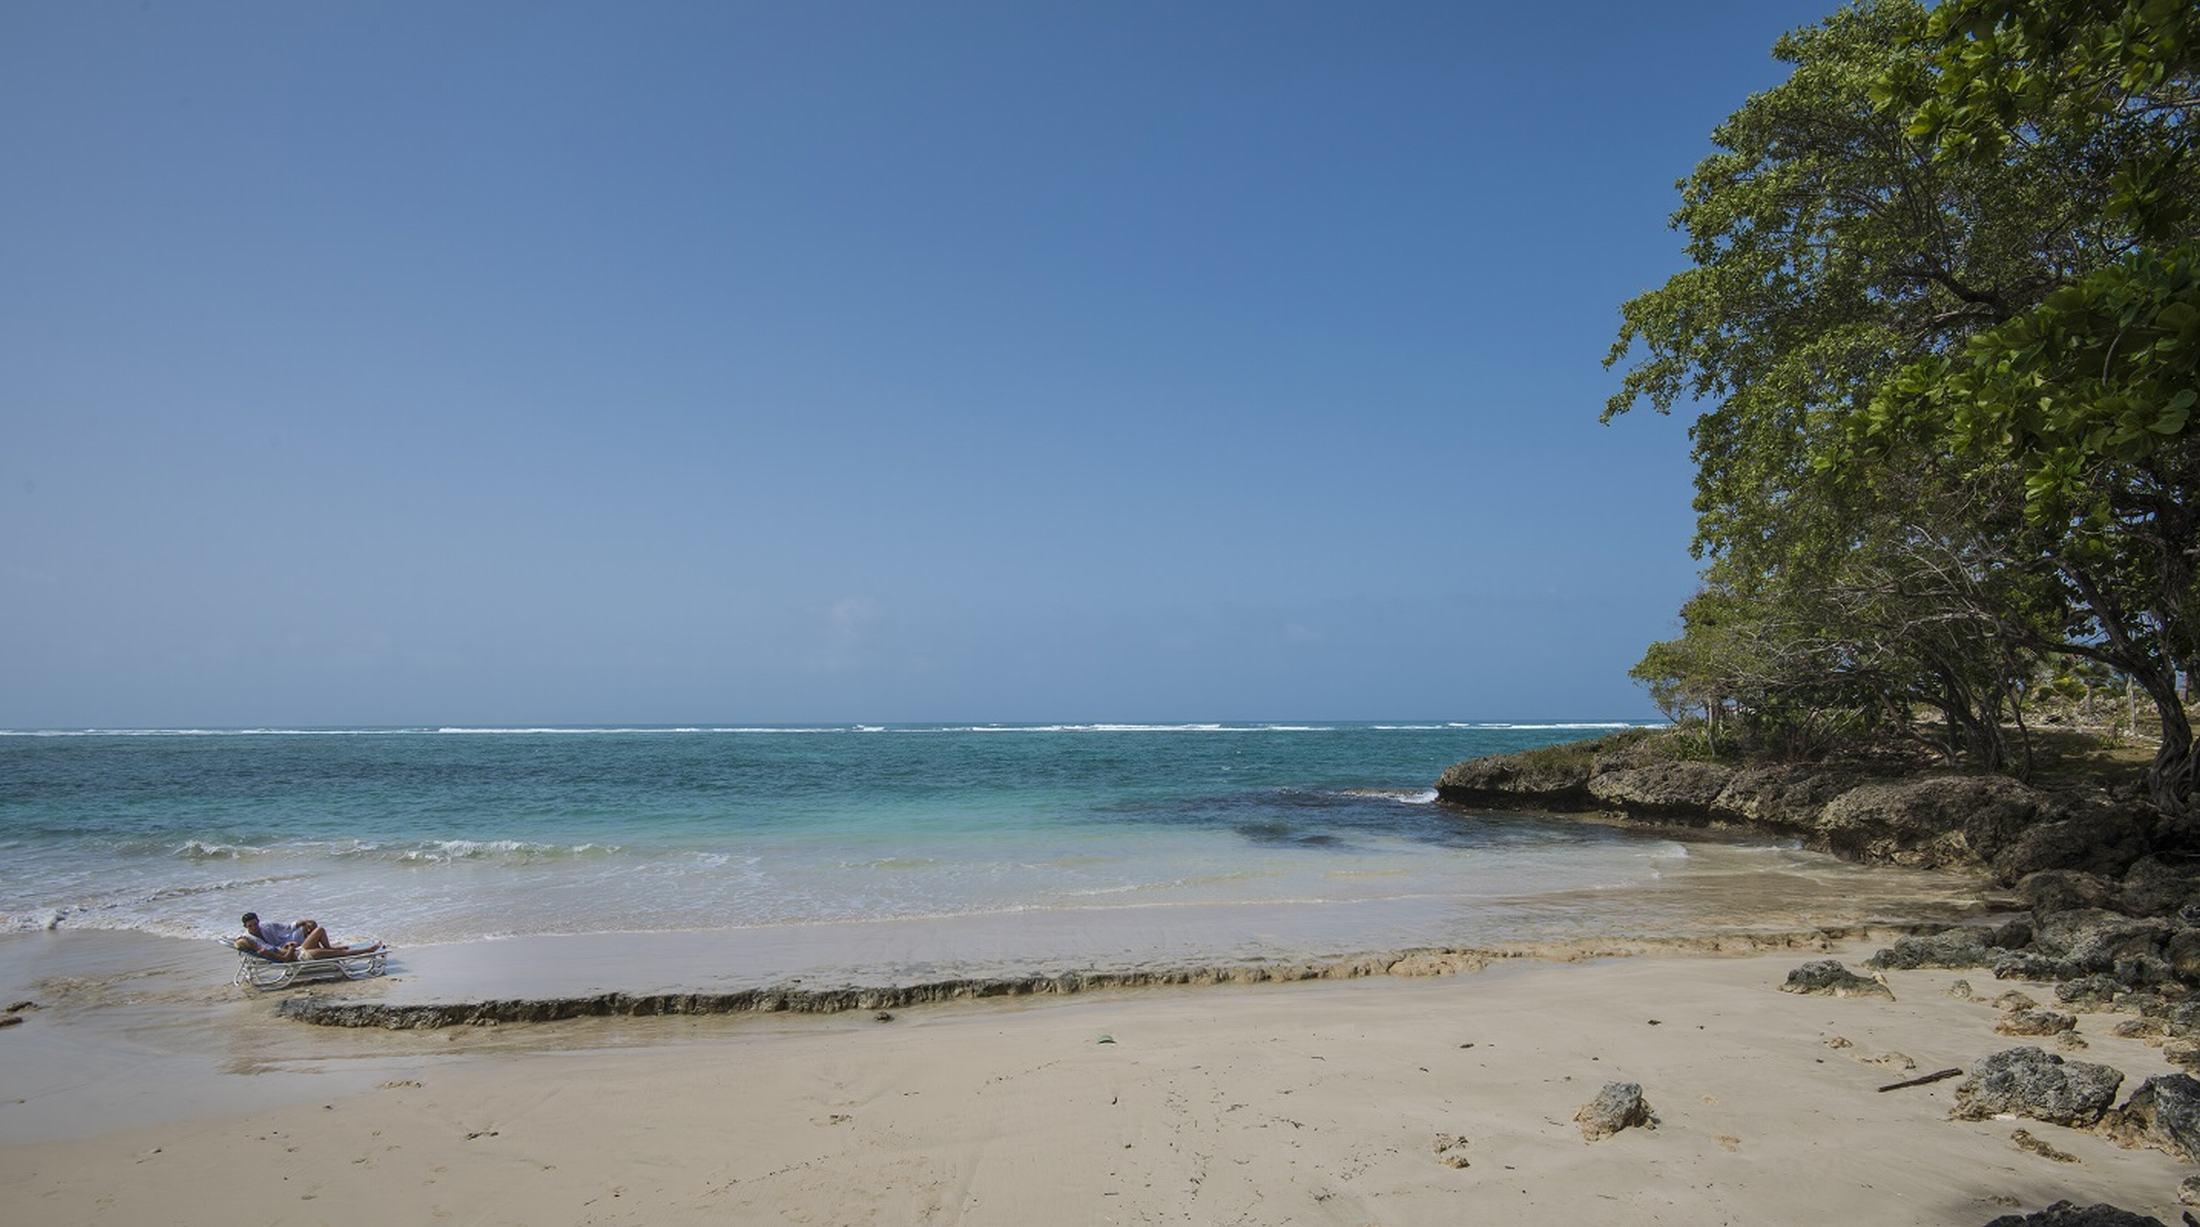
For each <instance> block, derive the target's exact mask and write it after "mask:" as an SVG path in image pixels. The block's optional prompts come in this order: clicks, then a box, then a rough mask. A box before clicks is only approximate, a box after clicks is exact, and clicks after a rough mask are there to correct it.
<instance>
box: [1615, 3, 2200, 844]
mask: <svg viewBox="0 0 2200 1227" xmlns="http://www.w3.org/2000/svg"><path fill="white" fill-rule="evenodd" d="M2196 12H2200V10H2194V9H2192V8H2190V7H2189V6H2186V5H2182V4H2174V3H2171V4H2164V3H2158V2H2155V0H1945V2H1944V3H1942V4H1941V5H1939V6H1938V7H1937V8H1935V9H1933V10H1930V11H1928V10H1926V9H1925V8H1924V7H1923V6H1922V5H1921V4H1919V3H1916V2H1915V0H1876V2H1865V3H1858V4H1854V5H1851V6H1849V7H1845V8H1842V9H1840V10H1839V11H1837V12H1835V13H1834V14H1833V15H1831V16H1830V17H1828V18H1827V19H1826V20H1825V21H1824V22H1822V23H1821V24H1819V25H1816V26H1813V27H1809V28H1806V29H1803V30H1798V31H1795V32H1793V33H1791V34H1789V35H1787V36H1785V37H1783V38H1782V39H1781V40H1780V41H1779V43H1778V44H1776V45H1775V47H1774V54H1775V56H1777V57H1778V58H1779V59H1781V60H1783V61H1785V62H1787V63H1789V64H1791V65H1792V66H1793V69H1792V71H1791V73H1790V75H1789V77H1788V79H1787V80H1785V81H1784V82H1782V83H1781V84H1779V85H1777V86H1775V87H1773V88H1771V89H1769V90H1766V91H1764V92H1762V93H1760V94H1757V95H1755V96H1753V97H1751V98H1750V99H1748V100H1747V101H1746V102H1745V103H1744V104H1743V105H1742V107H1741V108H1740V109H1739V110H1737V111H1736V112H1735V113H1734V114H1733V116H1731V117H1730V118H1729V119H1728V120H1727V121H1726V122H1725V123H1723V124H1721V125H1720V126H1719V128H1718V129H1717V130H1716V131H1714V132H1713V134H1712V141H1713V144H1714V147H1715V151H1714V152H1713V153H1712V154H1711V156H1709V157H1707V158H1705V159H1704V160H1703V161H1702V162H1701V163H1699V164H1698V166H1697V167H1696V169H1695V172H1694V173H1693V174H1692V175H1690V176H1689V178H1687V179H1686V180H1683V181H1682V182H1681V184H1680V190H1681V205H1680V208H1679V210H1678V211H1677V212H1676V213H1675V214H1674V215H1673V224H1674V226H1675V227H1676V228H1677V229H1679V230H1680V231H1681V232H1682V233H1683V234H1684V235H1685V236H1686V239H1687V244H1686V251H1687V255H1688V258H1689V267H1687V268H1685V269H1683V270H1682V271H1681V272H1679V273H1677V274H1675V275H1674V276H1673V277H1672V278H1671V279H1669V280H1668V281H1667V282H1666V283H1665V284H1664V285H1663V286H1661V287H1658V288H1656V289H1653V290H1650V291H1648V292H1646V293H1644V294H1642V295H1639V296H1638V297H1636V298H1634V299H1632V300H1631V301H1629V302H1628V303H1627V304H1625V306H1624V307H1623V309H1622V323H1621V328H1620V333H1619V337H1618V339H1617V341H1616V342H1615V344H1614V345H1613V347H1612V350H1611V353H1610V354H1609V356H1608V357H1607V360H1606V361H1607V365H1624V372H1623V377H1622V381H1621V386H1620V389H1619V391H1618V392H1617V393H1616V394H1615V395H1614V396H1613V397H1612V398H1611V400H1610V401H1609V402H1608V403H1607V404H1606V406H1605V413H1604V416H1605V418H1606V420H1607V421H1609V420H1610V419H1611V418H1613V417H1614V416H1616V415H1618V414H1621V413H1625V412H1627V411H1629V410H1630V409H1632V408H1634V407H1635V406H1637V405H1639V404H1643V403H1647V404H1649V405H1650V406H1651V407H1652V408H1654V409H1656V410H1658V411H1660V412H1670V411H1672V410H1673V409H1675V408H1676V407H1680V406H1683V405H1693V406H1698V407H1700V408H1701V410H1702V412H1701V414H1700V416H1699V417H1698V418H1697V419H1696V421H1695V423H1694V425H1693V426H1692V428H1691V432H1692V437H1693V439H1694V442H1695V458H1696V462H1697V480H1696V510H1697V513H1698V526H1697V534H1696V542H1695V548H1696V550H1697V552H1698V554H1699V556H1701V557H1703V558H1704V559H1705V561H1706V568H1705V593H1704V595H1703V596H1700V597H1698V598H1697V600H1696V601H1695V602H1692V603H1691V606H1690V609H1689V610H1688V611H1684V617H1683V624H1684V633H1683V635H1682V637H1681V639H1680V640H1678V641H1674V642H1673V643H1669V644H1664V645H1659V646H1658V647H1656V648H1653V649H1652V652H1651V653H1650V655H1649V656H1648V657H1646V658H1645V661H1644V663H1643V665H1642V666H1639V667H1638V670H1637V675H1638V676H1639V677H1643V678H1645V679H1646V680H1648V681H1649V683H1650V685H1651V686H1652V691H1653V694H1654V695H1655V696H1658V697H1660V698H1661V701H1668V702H1671V701H1676V700H1679V701H1682V702H1684V704H1685V705H1687V706H1691V707H1693V708H1695V709H1696V710H1700V711H1702V712H1704V713H1705V714H1706V716H1707V717H1711V718H1713V719H1714V720H1715V721H1717V720H1725V721H1728V722H1731V723H1737V724H1738V725H1739V726H1740V727H1739V728H1738V729H1737V730H1736V731H1737V732H1738V733H1742V734H1748V733H1750V732H1752V731H1754V732H1756V733H1757V734H1758V735H1760V736H1768V737H1788V738H1789V739H1790V740H1792V739H1793V730H1794V729H1795V728H1796V727H1797V722H1798V721H1799V720H1802V719H1805V718H1806V716H1807V718H1808V719H1809V720H1811V721H1814V722H1816V723H1817V724H1819V725H1825V724H1826V723H1828V721H1829V713H1832V714H1834V715H1839V716H1841V717H1842V718H1843V719H1845V720H1847V721H1849V722H1850V723H1861V724H1864V725H1868V726H1870V727H1873V728H1875V729H1878V730H1881V731H1894V732H1899V733H1910V732H1912V731H1913V730H1912V726H1911V719H1910V713H1911V712H1912V711H1914V710H1916V709H1918V708H1920V707H1923V708H1925V709H1929V710H1933V711H1937V712H1938V714H1939V715H1940V717H1941V721H1940V732H1939V734H1938V737H1939V739H1940V741H1941V742H1942V743H1943V744H1944V746H1945V748H1946V749H1947V750H1948V751H1949V752H1950V753H1958V754H1964V755H1968V756H1970V757H1971V758H1973V759H1974V760H1975V761H1977V762H1978V764H1979V765H1982V766H1985V767H1989V768H1994V769H2003V768H2012V767H2014V768H2018V769H2021V767H2022V762H2021V757H2020V756H2017V755H2013V754H2012V753H2011V751H2010V748H2009V745H2008V739H2007V736H2006V734H2005V729H2006V728H2007V727H2009V726H2011V725H2014V727H2015V728H2016V729H2018V730H2019V732H2020V735H2021V730H2022V729H2023V727H2024V723H2023V722H2024V703H2025V700H2026V695H2027V692H2028V690H2030V689H2033V688H2034V687H2036V686H2037V685H2038V684H2039V682H2040V680H2041V679H2042V678H2043V677H2044V676H2048V675H2051V674H2053V673H2054V669H2053V667H2052V664H2051V662H2052V661H2054V660H2059V659H2082V660H2085V661H2088V662H2092V663H2094V664H2097V665H2101V666H2106V667H2109V668H2112V669H2114V670H2116V671H2117V672H2119V673H2120V674H2122V675H2123V676H2125V677H2128V678H2129V679H2131V681H2132V683H2133V684H2134V685H2135V686H2137V687H2138V688H2139V689H2141V690H2143V691H2145V693H2146V694H2147V695H2148V697H2149V698H2150V699H2151V700H2152V701H2153V704H2154V706H2155V708H2156V711H2157V714H2158V715H2159V717H2160V723H2161V729H2162V742H2161V747H2160V751H2159V753H2158V754H2157V757H2156V761H2155V765H2154V770H2153V772H2152V773H2151V776H2150V779H2151V783H2152V785H2153V794H2154V797H2155V800H2156V802H2157V803H2158V804H2160V805H2162V806H2163V807H2164V808H2165V809H2167V810H2171V811H2173V812H2178V813H2191V812H2192V811H2193V808H2194V806H2195V796H2194V783H2195V776H2194V772H2195V766H2194V755H2193V747H2192V734H2191V727H2190V721H2189V718H2188V715H2187V713H2186V710H2185V708H2184V705H2183V703H2184V698H2183V692H2182V690H2181V688H2180V686H2179V677H2180V674H2181V673H2188V674H2189V673H2190V672H2191V669H2192V667H2193V665H2194V663H2195V661H2196V660H2200V639H2196V635H2200V624H2196V623H2200V620H2196V618H2195V616H2194V615H2195V614H2196V613H2200V589H2196V587H2195V579H2194V577H2195V574H2196V573H2200V553H2196V550H2200V539H2196V531H2200V503H2196V501H2195V500H2196V497H2200V480H2196V479H2200V471H2196V470H2200V412H2196V406H2195V400H2196V398H2200V392H2196V390H2195V389H2196V387H2200V366H2196V359H2200V296H2196V294H2200V247H2196V244H2195V239H2196V238H2200V232H2196V228H2195V227H2196V222H2200V158H2196V157H2195V152H2194V150H2193V147H2192V145H2193V129H2192V123H2191V119H2192V116H2193V114H2194V111H2195V109H2196V108H2200V73H2196V71H2195V66H2196V57H2200V16H2196ZM1744 627H1746V628H1748V630H1747V632H1746V633H1741V632H1739V631H1738V629H1737V628H1744ZM1745 682H1746V684H1745ZM1805 740H1807V739H1805Z"/></svg>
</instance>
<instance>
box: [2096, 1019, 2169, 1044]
mask: <svg viewBox="0 0 2200 1227" xmlns="http://www.w3.org/2000/svg"><path fill="white" fill-rule="evenodd" d="M2167 1030H2168V1028H2167V1026H2165V1025H2164V1024H2163V1022H2162V1020H2161V1019H2159V1018H2127V1019H2125V1020H2123V1021H2122V1022H2120V1023H2117V1024H2116V1025H2115V1026H2113V1027H2110V1028H2109V1029H2108V1033H2109V1034H2110V1035H2113V1036H2115V1037H2116V1038H2117V1039H2120V1040H2143V1039H2152V1038H2155V1037H2158V1036H2160V1035H2162V1034H2163V1033H2164V1032H2165V1031H2167Z"/></svg>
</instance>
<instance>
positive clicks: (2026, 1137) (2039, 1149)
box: [2009, 1129, 2078, 1163]
mask: <svg viewBox="0 0 2200 1227" xmlns="http://www.w3.org/2000/svg"><path fill="white" fill-rule="evenodd" d="M2009 1140H2010V1141H2012V1142H2014V1143H2016V1146H2017V1149H2018V1150H2029V1151H2031V1152H2032V1153H2033V1154H2036V1155H2038V1156H2040V1157H2041V1158H2043V1159H2053V1160H2054V1161H2055V1162H2057V1163H2076V1162H2077V1161H2078V1156H2076V1155H2074V1154H2071V1153H2070V1152H2069V1151H2065V1150H2057V1149H2055V1148H2054V1147H2053V1146H2050V1145H2048V1144H2047V1143H2046V1142H2043V1141H2041V1140H2040V1139H2038V1138H2036V1137H2033V1136H2032V1132H2031V1130H2029V1129H2019V1130H2017V1131H2016V1132H2015V1133H2012V1134H2010V1135H2009Z"/></svg>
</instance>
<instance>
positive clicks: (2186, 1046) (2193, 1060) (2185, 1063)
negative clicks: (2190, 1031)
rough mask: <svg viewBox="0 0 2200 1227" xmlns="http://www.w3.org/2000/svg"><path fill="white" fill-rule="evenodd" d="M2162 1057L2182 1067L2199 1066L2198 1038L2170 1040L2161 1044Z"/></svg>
mask: <svg viewBox="0 0 2200 1227" xmlns="http://www.w3.org/2000/svg"><path fill="white" fill-rule="evenodd" d="M2162 1059H2163V1060H2165V1061H2167V1062H2169V1063H2170V1064H2172V1065H2175V1066H2178V1067H2180V1068H2182V1069H2188V1070H2189V1069H2195V1068H2200V1040H2170V1041H2168V1042H2167V1043H2165V1044H2163V1045H2162Z"/></svg>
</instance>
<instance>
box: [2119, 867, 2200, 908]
mask: <svg viewBox="0 0 2200 1227" xmlns="http://www.w3.org/2000/svg"><path fill="white" fill-rule="evenodd" d="M2119 895H2120V897H2119V899H2118V901H2117V907H2118V909H2119V910H2121V911H2125V912H2129V913H2131V914H2132V915H2134V916H2175V915H2176V914H2177V913H2178V912H2179V911H2181V910H2183V909H2184V907H2185V906H2186V905H2187V904H2194V903H2200V865H2193V864H2188V863H2185V862H2182V861H2178V862H2172V861H2168V860H2165V859H2163V858H2161V857H2155V856H2150V857H2146V858H2144V859H2142V860H2139V861H2137V862H2135V863H2134V864H2133V865H2132V866H2131V868H2130V869H2128V870H2126V871H2125V873H2124V880H2123V889H2122V890H2121V891H2120V892H2119Z"/></svg>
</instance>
